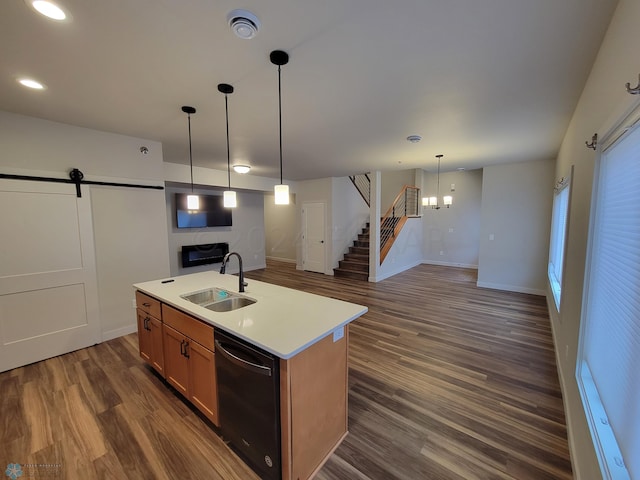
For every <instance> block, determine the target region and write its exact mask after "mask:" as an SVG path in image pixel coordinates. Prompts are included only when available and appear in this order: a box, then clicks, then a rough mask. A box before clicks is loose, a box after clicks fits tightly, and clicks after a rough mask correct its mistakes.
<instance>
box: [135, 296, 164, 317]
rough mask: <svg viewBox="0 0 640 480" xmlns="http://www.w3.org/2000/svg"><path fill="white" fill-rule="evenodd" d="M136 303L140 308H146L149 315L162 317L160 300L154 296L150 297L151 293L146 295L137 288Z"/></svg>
mask: <svg viewBox="0 0 640 480" xmlns="http://www.w3.org/2000/svg"><path fill="white" fill-rule="evenodd" d="M136 305H137V306H138V308H139V309H141V310H144V311H145V312H147V313H148V314H149V315H151V316H153V317H156V318H162V317H161V310H160V301H159V300H156V299H155V298H153V297H150V296H149V295H145V294H144V293H142V292H140V291H139V290H136Z"/></svg>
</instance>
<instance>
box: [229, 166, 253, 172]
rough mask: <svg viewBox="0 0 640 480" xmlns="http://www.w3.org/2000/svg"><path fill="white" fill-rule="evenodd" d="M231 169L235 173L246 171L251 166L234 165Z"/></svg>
mask: <svg viewBox="0 0 640 480" xmlns="http://www.w3.org/2000/svg"><path fill="white" fill-rule="evenodd" d="M233 170H235V172H236V173H248V172H249V170H251V167H250V166H249V165H234V166H233Z"/></svg>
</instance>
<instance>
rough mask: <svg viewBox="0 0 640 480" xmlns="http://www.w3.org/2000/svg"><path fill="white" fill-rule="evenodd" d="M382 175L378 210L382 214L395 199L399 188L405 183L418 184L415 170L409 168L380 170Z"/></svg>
mask: <svg viewBox="0 0 640 480" xmlns="http://www.w3.org/2000/svg"><path fill="white" fill-rule="evenodd" d="M380 174H381V177H382V183H381V186H380V188H381V190H380V210H382V212H383V215H384V212H386V211H387V210H388V209H389V207H391V205H393V201H394V200H395V199H396V197H397V196H398V194H399V193H400V190H402V187H404V186H405V185H410V186H419V184H418V183H416V171H415V169H411V170H397V171H396V170H394V171H387V172H380Z"/></svg>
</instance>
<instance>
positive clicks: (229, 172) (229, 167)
mask: <svg viewBox="0 0 640 480" xmlns="http://www.w3.org/2000/svg"><path fill="white" fill-rule="evenodd" d="M224 109H225V116H226V119H227V179H228V181H229V190H231V155H230V154H229V101H228V97H227V95H226V94H225V96H224Z"/></svg>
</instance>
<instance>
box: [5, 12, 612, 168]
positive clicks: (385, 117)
mask: <svg viewBox="0 0 640 480" xmlns="http://www.w3.org/2000/svg"><path fill="white" fill-rule="evenodd" d="M57 3H58V4H59V5H60V6H62V7H63V8H64V9H66V10H67V11H68V12H69V13H70V14H71V15H72V19H71V20H70V21H64V22H54V21H51V20H48V19H46V18H45V17H43V16H40V15H38V14H36V13H35V12H34V11H33V10H32V9H31V8H30V7H28V6H27V4H26V3H25V1H24V0H2V1H1V2H0V58H1V59H2V60H1V64H0V110H5V111H9V112H14V113H19V114H24V115H29V116H33V117H39V118H44V119H49V120H54V121H58V122H63V123H67V124H72V125H79V126H83V127H88V128H92V129H96V130H103V131H108V132H115V133H120V134H125V135H130V136H134V137H141V138H145V139H150V140H156V141H160V142H162V146H163V155H164V160H165V161H166V162H173V163H187V164H188V162H189V159H188V155H189V148H188V136H187V118H186V115H185V114H184V113H183V112H182V111H181V106H182V105H190V106H193V107H195V108H196V109H197V113H196V114H195V115H193V116H192V119H191V126H192V137H193V159H194V165H197V166H204V167H209V168H214V169H220V170H226V161H227V154H226V138H225V107H224V96H223V94H221V93H219V92H218V90H217V88H216V87H217V84H219V83H229V84H231V85H233V86H234V87H235V92H234V93H233V94H232V95H230V96H229V119H230V126H229V128H230V144H231V162H232V164H233V163H244V164H249V165H251V166H252V170H251V173H250V175H260V176H265V177H278V176H279V154H278V73H277V67H276V66H275V65H273V64H271V63H270V61H269V53H270V52H271V51H272V50H284V51H286V52H288V53H289V55H290V61H289V63H288V64H287V65H284V66H283V67H282V137H283V167H284V178H285V179H289V180H304V179H313V178H324V177H330V176H345V175H348V174H353V173H362V172H367V171H371V170H383V171H386V170H401V169H410V168H424V169H426V170H432V169H434V168H435V167H436V165H437V160H436V159H435V155H437V154H440V153H442V154H444V158H443V159H442V170H443V171H446V170H453V169H455V168H459V167H464V168H467V169H473V168H480V167H483V166H487V165H494V164H499V163H503V162H505V163H513V162H520V161H528V160H539V159H547V158H553V157H555V155H556V153H557V151H558V149H559V147H560V142H561V140H562V137H563V135H564V132H565V130H566V128H567V126H568V123H569V120H570V118H571V115H572V113H573V110H574V108H575V106H576V103H577V101H578V98H579V96H580V94H581V92H582V89H583V87H584V84H585V81H586V78H587V76H588V74H589V71H590V68H591V65H592V63H593V61H594V59H595V55H596V54H597V51H598V48H599V45H600V43H601V41H602V38H603V35H604V32H605V31H606V28H607V25H608V23H609V21H610V19H611V15H612V13H613V10H614V8H615V6H616V3H617V0H563V1H558V0H535V1H533V0H398V1H393V2H391V1H388V0H322V1H317V0H268V1H265V0H245V1H244V2H242V3H238V2H235V1H231V0H216V1H213V0H108V1H97V0H91V1H87V0H58V2H57ZM237 8H244V9H247V10H250V11H252V12H253V13H254V14H255V15H256V16H257V17H258V18H259V20H260V22H261V28H260V31H259V33H258V35H257V36H256V37H255V38H254V39H252V40H243V39H240V38H237V37H236V36H234V35H233V33H232V32H231V31H230V28H229V26H228V23H227V15H228V13H229V12H231V11H232V10H234V9H237ZM20 75H26V76H32V77H35V78H37V79H38V80H40V81H41V82H43V83H44V84H46V86H47V88H46V89H45V90H44V91H32V90H28V89H25V88H24V87H22V86H20V85H19V84H18V83H17V82H16V77H18V76H20ZM412 134H416V135H420V136H422V141H421V142H419V143H415V144H414V143H409V142H408V141H407V140H406V137H407V136H408V135H412Z"/></svg>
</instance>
